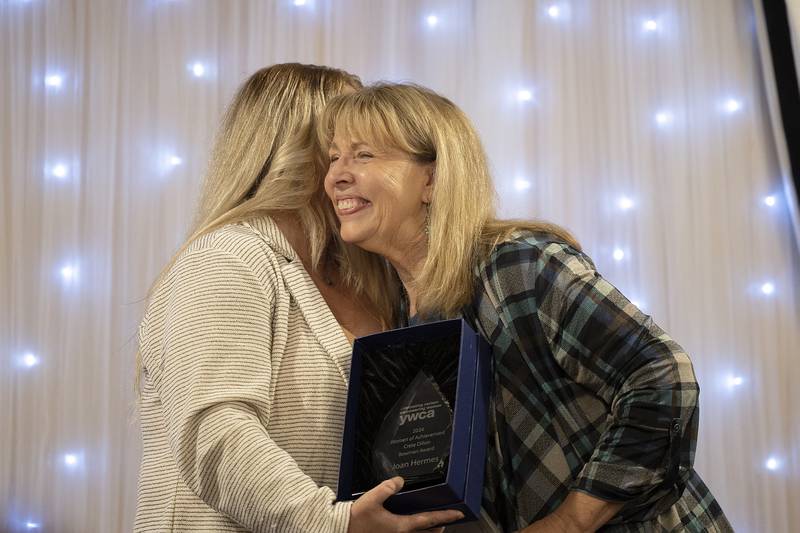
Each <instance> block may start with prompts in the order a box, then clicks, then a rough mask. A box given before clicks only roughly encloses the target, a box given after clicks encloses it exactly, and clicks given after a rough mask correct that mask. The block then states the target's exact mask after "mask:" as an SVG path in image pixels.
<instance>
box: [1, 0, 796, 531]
mask: <svg viewBox="0 0 800 533" xmlns="http://www.w3.org/2000/svg"><path fill="white" fill-rule="evenodd" d="M788 5H789V6H793V5H794V6H795V7H790V8H791V9H793V12H795V13H796V2H789V3H788ZM756 14H757V13H756V11H755V9H754V5H753V2H752V0H703V1H694V0H650V1H647V2H642V1H641V0H604V1H603V2H599V1H595V0H504V1H502V2H498V1H495V0H413V1H409V0H382V1H374V0H305V1H302V0H240V1H237V2H220V1H214V0H192V1H188V0H0V354H2V358H1V359H0V361H1V362H2V364H0V524H2V525H0V529H2V530H8V531H27V530H37V529H38V530H42V531H59V532H62V531H63V532H72V531H75V532H83V531H125V530H129V529H130V528H131V527H132V524H133V515H134V512H135V504H136V478H137V470H138V464H139V456H140V449H141V445H140V436H139V432H138V427H137V425H136V412H135V400H136V396H135V394H134V389H133V380H134V375H133V374H134V354H135V349H136V342H135V336H136V329H137V325H138V322H139V320H140V319H141V314H142V311H143V309H144V302H145V300H146V297H147V293H148V290H149V288H150V284H151V283H152V282H153V280H154V279H155V277H156V275H157V274H158V272H159V271H160V269H161V267H162V266H163V265H164V263H165V262H166V261H167V259H168V258H169V257H170V256H171V254H172V253H173V252H174V251H175V250H176V248H177V247H178V246H179V245H180V244H181V241H182V239H183V238H184V236H185V233H186V230H187V225H188V223H189V220H190V219H191V216H192V212H193V208H194V205H195V201H196V195H197V190H198V185H199V183H200V180H201V179H202V176H203V172H204V170H205V167H206V164H207V161H208V157H209V150H210V145H211V141H212V139H213V135H214V132H215V130H216V128H217V125H218V123H219V120H220V117H221V114H222V112H223V109H224V106H225V104H226V103H227V102H228V101H229V100H230V98H231V97H232V95H233V93H234V91H235V89H236V87H237V85H238V84H239V83H241V82H242V81H243V80H244V79H245V78H246V77H247V76H248V75H249V74H250V73H252V72H253V71H255V70H256V69H258V68H260V67H263V66H265V65H269V64H272V63H276V62H285V61H299V62H304V63H317V64H327V65H332V66H336V67H340V68H344V69H346V70H349V71H351V72H354V73H356V74H358V75H360V76H361V77H362V79H363V80H364V81H365V82H371V81H376V80H409V81H414V82H417V83H421V84H423V85H426V86H429V87H431V88H433V89H435V90H437V91H439V92H441V93H442V94H444V95H446V96H448V97H450V98H451V99H452V100H454V101H455V102H456V103H457V104H458V105H460V106H461V107H462V108H463V109H464V110H465V112H466V113H467V114H468V115H469V116H470V117H471V118H472V119H473V121H474V122H475V124H476V126H477V128H478V130H479V131H480V134H481V136H482V138H483V140H484V143H485V147H486V150H487V153H488V155H489V157H490V160H491V164H492V168H493V171H494V174H495V176H496V186H497V190H498V196H499V205H500V209H501V212H502V214H503V215H504V216H509V217H510V216H515V217H516V216H522V217H529V218H530V217H536V218H542V219H547V220H551V221H553V222H557V223H560V224H562V225H564V226H566V227H568V228H569V229H570V230H572V232H573V233H574V234H575V235H576V236H577V237H578V239H579V240H580V241H581V243H582V244H583V246H584V248H585V249H586V251H587V252H588V254H589V255H590V256H591V257H592V258H593V259H594V260H595V262H596V264H597V267H598V269H599V270H600V272H601V273H603V274H604V275H605V276H606V277H607V278H608V279H609V280H610V281H611V282H612V283H614V284H615V285H617V286H618V287H619V288H620V289H621V290H622V291H623V292H624V293H625V294H626V295H628V296H629V297H630V298H631V299H632V300H634V301H635V302H636V303H637V305H639V306H640V307H641V308H642V309H643V310H644V311H645V312H647V313H648V314H650V315H652V317H653V319H654V320H655V322H656V323H658V324H659V325H661V326H662V327H663V328H664V329H665V330H666V331H668V332H669V333H670V334H671V336H672V337H674V338H675V339H676V340H677V341H678V342H679V343H681V344H682V345H683V346H684V347H685V348H686V349H687V351H688V352H689V353H690V354H691V356H692V359H693V361H694V365H695V370H696V372H697V375H698V378H699V380H700V386H701V416H700V424H701V429H700V440H699V443H698V449H697V457H696V466H697V469H698V471H699V472H700V473H701V475H702V476H703V477H704V479H705V480H706V481H707V482H708V484H709V485H710V487H711V489H712V491H713V492H714V494H715V495H716V496H717V497H718V500H719V501H720V503H721V505H722V506H723V508H724V509H725V511H726V513H727V514H728V516H729V517H730V519H731V521H732V522H733V524H734V526H735V527H736V529H737V531H745V532H747V531H750V532H760V531H770V532H786V533H788V532H793V531H798V530H800V506H798V505H797V502H800V444H799V443H800V417H798V415H797V409H798V406H800V387H798V386H797V383H800V358H799V357H798V355H800V351H798V350H799V348H798V347H799V346H800V327H798V324H800V305H799V304H800V294H799V293H800V261H798V247H797V241H796V240H795V236H794V234H793V223H792V218H791V210H792V207H791V204H790V202H791V198H790V196H789V195H787V194H785V192H784V191H785V189H784V184H783V176H784V175H785V174H786V172H785V168H784V167H785V165H784V160H785V159H786V157H785V154H782V152H781V147H780V144H779V143H778V142H777V141H776V137H777V134H776V133H775V130H774V123H773V120H772V115H771V113H770V109H771V104H770V98H771V97H770V94H769V88H768V86H767V85H766V84H765V76H764V69H763V68H762V66H763V65H762V61H763V58H762V56H761V50H762V47H760V46H759V36H758V31H757V20H758V19H757V17H756ZM795 20H796V19H795Z"/></svg>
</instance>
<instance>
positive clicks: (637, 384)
mask: <svg viewBox="0 0 800 533" xmlns="http://www.w3.org/2000/svg"><path fill="white" fill-rule="evenodd" d="M498 257H499V259H498V262H497V264H496V272H494V275H493V281H492V284H493V290H494V292H495V293H496V295H495V298H496V299H497V300H496V301H497V302H498V303H497V308H498V311H499V312H500V313H501V314H502V315H504V316H503V322H504V323H505V324H507V325H508V326H509V327H511V328H512V329H515V328H516V327H517V325H518V324H519V323H520V321H528V322H530V321H534V322H536V324H535V325H534V326H530V323H529V324H527V325H526V326H525V328H526V331H527V332H528V334H536V333H539V334H541V335H543V336H544V337H545V339H546V346H547V347H548V348H549V351H550V355H551V356H552V358H553V359H554V360H555V361H556V362H557V365H558V366H559V367H560V368H561V369H562V370H563V372H564V373H565V374H566V375H567V376H568V377H569V378H570V379H571V380H573V381H574V382H576V383H577V384H579V385H581V386H582V387H584V388H586V389H588V390H589V391H591V392H592V393H593V394H594V395H596V396H597V397H599V398H601V399H602V400H603V402H604V403H605V404H606V405H607V406H609V416H608V417H607V420H606V421H605V424H604V427H603V432H602V433H601V435H600V438H599V440H598V442H597V445H596V447H595V449H594V452H593V454H592V455H591V457H590V459H589V460H588V462H586V463H585V465H584V466H583V468H582V470H581V471H580V472H579V474H578V475H577V477H576V478H575V479H574V480H573V483H572V486H571V488H572V489H574V490H581V491H584V492H587V493H589V494H591V495H594V496H596V497H599V498H602V499H605V500H611V501H623V502H626V506H625V510H626V511H628V512H633V511H636V510H637V509H638V510H642V509H648V508H653V512H657V511H658V508H661V507H662V505H666V504H667V503H669V504H671V503H672V502H673V501H674V500H675V499H677V497H678V496H679V495H680V492H681V490H682V487H681V477H682V474H684V473H686V472H687V471H688V470H689V469H690V468H691V466H692V463H693V459H694V448H695V443H696V438H697V401H698V393H699V389H698V385H697V381H696V379H695V376H694V371H693V369H692V364H691V361H690V360H689V357H688V355H687V354H686V353H685V352H684V350H683V349H682V348H681V347H680V346H679V345H678V344H677V343H675V342H674V341H673V340H672V339H671V338H670V337H669V336H667V335H666V334H665V333H664V332H663V331H662V330H661V329H660V328H659V327H658V326H656V325H655V324H654V323H653V322H652V320H651V318H650V317H649V316H647V315H645V314H644V313H642V312H641V311H640V310H639V309H637V308H636V306H634V305H633V304H632V303H631V302H630V301H629V300H628V299H627V298H625V296H623V295H622V293H620V291H618V290H617V289H616V288H615V287H614V286H612V285H611V284H610V283H609V282H608V281H607V280H605V279H604V278H603V277H602V276H600V275H599V274H598V273H597V272H596V270H595V268H594V265H593V264H592V262H591V260H590V259H589V258H588V257H586V256H585V255H584V254H582V253H580V252H578V251H577V250H575V249H573V248H572V247H570V246H568V245H566V244H562V243H549V244H546V245H543V246H540V247H536V246H516V247H515V246H513V245H512V246H510V247H508V249H506V250H505V252H504V253H501V254H499V255H498ZM670 496H671V497H670ZM647 514H649V512H647Z"/></svg>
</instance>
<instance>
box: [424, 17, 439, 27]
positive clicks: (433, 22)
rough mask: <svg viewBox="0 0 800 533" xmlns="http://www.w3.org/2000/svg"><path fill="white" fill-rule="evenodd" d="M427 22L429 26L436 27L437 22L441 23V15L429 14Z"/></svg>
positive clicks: (426, 18)
mask: <svg viewBox="0 0 800 533" xmlns="http://www.w3.org/2000/svg"><path fill="white" fill-rule="evenodd" d="M425 22H426V23H427V24H428V26H429V27H431V28H435V27H436V26H437V24H439V17H437V16H436V15H428V16H427V17H425Z"/></svg>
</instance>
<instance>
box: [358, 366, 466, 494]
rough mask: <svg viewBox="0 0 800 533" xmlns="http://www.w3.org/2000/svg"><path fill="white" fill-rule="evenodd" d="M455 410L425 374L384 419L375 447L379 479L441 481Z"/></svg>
mask: <svg viewBox="0 0 800 533" xmlns="http://www.w3.org/2000/svg"><path fill="white" fill-rule="evenodd" d="M452 428H453V410H452V408H451V407H450V402H448V401H447V398H445V397H444V395H443V394H442V392H441V391H440V390H439V386H438V385H437V384H436V382H435V381H434V379H433V377H432V376H430V375H429V374H427V373H426V372H425V371H423V370H420V371H419V372H417V375H416V377H415V378H414V379H413V380H412V381H411V383H410V384H409V385H408V387H407V388H406V390H405V392H404V393H403V395H402V396H401V397H400V399H398V400H397V402H395V404H394V406H393V407H392V408H391V410H390V411H389V414H387V415H386V418H384V419H383V423H382V424H381V426H380V428H379V429H378V434H377V436H376V438H375V443H374V444H373V446H372V465H373V469H374V471H375V472H376V473H377V474H378V476H380V477H383V478H390V477H394V476H402V477H403V479H404V480H405V482H406V483H408V484H417V483H425V482H427V481H437V480H440V479H441V478H442V477H443V476H444V475H445V473H446V470H445V468H446V466H447V460H448V458H449V456H450V436H451V432H452Z"/></svg>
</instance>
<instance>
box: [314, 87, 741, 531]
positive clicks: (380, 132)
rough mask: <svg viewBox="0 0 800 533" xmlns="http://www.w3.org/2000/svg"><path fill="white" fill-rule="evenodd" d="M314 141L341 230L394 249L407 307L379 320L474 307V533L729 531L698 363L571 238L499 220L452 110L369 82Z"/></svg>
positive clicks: (471, 139)
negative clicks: (479, 391) (477, 475)
mask: <svg viewBox="0 0 800 533" xmlns="http://www.w3.org/2000/svg"><path fill="white" fill-rule="evenodd" d="M319 136H320V141H321V143H322V145H323V146H328V147H329V159H330V163H329V164H330V167H329V170H328V174H327V176H326V177H325V181H324V187H325V192H326V193H327V194H328V196H329V197H330V199H331V205H332V211H333V214H335V216H336V217H337V218H338V221H339V224H340V236H341V238H342V239H343V240H344V241H346V242H348V243H353V244H357V245H358V246H360V247H362V248H364V249H366V250H369V251H372V252H375V253H378V254H381V255H382V256H384V257H385V258H386V259H387V260H388V261H389V262H390V263H391V265H392V266H393V267H394V269H395V270H396V272H397V275H398V282H399V283H402V286H403V288H404V289H405V294H406V302H405V305H404V306H402V308H401V310H400V311H399V312H400V315H401V316H396V317H384V318H389V319H394V321H395V323H403V321H404V319H409V320H410V321H411V322H412V323H413V322H415V321H419V320H426V319H430V318H432V317H452V316H458V315H464V316H465V317H467V318H468V319H470V320H471V321H472V322H473V324H474V325H475V326H476V327H477V328H478V330H479V331H480V332H481V333H482V334H483V336H484V337H485V338H486V339H487V340H488V341H489V342H490V344H491V345H492V347H493V359H494V393H493V404H494V409H493V417H492V420H491V424H490V426H491V427H490V432H491V434H490V435H489V439H488V441H489V450H488V454H487V455H488V462H487V469H486V482H485V488H484V499H483V508H484V514H485V515H487V516H484V518H483V519H482V521H481V523H480V524H478V525H475V524H473V525H472V526H470V527H471V528H472V529H473V530H482V531H490V530H495V529H498V528H499V529H500V530H503V531H516V530H519V529H522V531H524V532H526V533H533V532H536V531H594V530H598V529H602V530H603V531H731V530H732V529H731V526H730V525H729V523H728V521H727V520H726V518H725V516H724V515H723V513H722V510H721V509H720V507H719V505H718V504H717V502H716V501H715V499H714V497H713V496H712V495H711V493H710V492H709V490H708V488H707V487H706V486H705V484H704V483H703V481H702V480H701V479H700V476H699V475H698V474H697V473H696V472H695V471H694V469H693V468H692V463H693V460H694V450H695V445H696V439H697V429H698V408H697V398H698V391H699V389H698V386H697V382H696V379H695V376H694V372H693V370H692V365H691V362H690V360H689V357H688V355H687V354H686V353H685V352H684V351H683V349H682V348H681V347H680V346H679V345H678V344H677V343H675V342H674V341H673V340H672V339H671V338H670V337H669V336H667V334H665V333H664V332H663V331H662V330H661V329H660V328H659V327H658V326H656V325H655V324H654V323H653V322H652V320H651V319H650V317H649V316H647V315H645V314H644V313H642V312H641V311H640V310H639V309H637V308H636V306H634V305H633V304H632V303H631V302H630V301H629V300H628V299H626V298H625V296H623V295H622V294H621V293H620V292H619V291H618V290H617V289H615V288H614V287H613V286H612V285H611V284H610V283H608V281H606V280H605V279H603V278H602V277H601V276H600V275H599V274H598V273H597V272H596V270H595V268H594V265H593V263H592V261H591V259H589V258H588V257H587V256H586V255H585V254H583V253H582V252H581V249H580V246H579V245H578V243H577V242H575V240H574V239H573V238H572V237H571V236H570V235H569V234H568V233H567V232H566V231H564V230H563V229H561V228H559V227H557V226H554V225H550V224H543V223H534V222H527V221H503V220H498V219H497V218H495V211H494V207H493V202H492V199H493V196H494V192H493V188H492V183H491V177H490V174H489V171H488V167H487V164H486V160H485V155H484V152H483V149H482V147H481V144H480V140H479V139H478V137H477V134H476V133H475V130H474V128H473V127H472V125H471V124H470V122H469V120H468V119H467V118H466V117H465V115H464V114H463V113H462V112H461V111H460V110H459V109H458V108H457V107H456V106H455V105H454V104H452V103H451V102H450V101H449V100H447V99H445V98H443V97H441V96H439V95H437V94H435V93H433V92H432V91H430V90H427V89H424V88H422V87H418V86H413V85H404V84H381V85H376V86H373V87H368V88H365V89H362V90H359V91H356V92H354V93H352V94H347V95H342V96H339V97H337V98H335V99H333V100H332V101H331V102H330V103H329V104H328V107H327V109H326V111H325V113H324V115H323V119H322V120H321V123H320V129H319ZM352 275H353V276H354V277H356V278H359V277H360V278H361V279H360V281H361V282H362V283H365V284H366V283H369V282H370V279H369V278H370V276H369V273H367V272H361V273H359V272H354V273H352ZM403 315H405V316H403ZM461 527H463V526H461Z"/></svg>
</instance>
